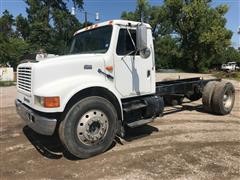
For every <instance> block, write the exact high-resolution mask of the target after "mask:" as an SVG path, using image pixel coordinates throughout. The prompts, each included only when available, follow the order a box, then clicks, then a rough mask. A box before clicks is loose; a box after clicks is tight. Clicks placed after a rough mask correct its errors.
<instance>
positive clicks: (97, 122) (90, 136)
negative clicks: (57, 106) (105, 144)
mask: <svg viewBox="0 0 240 180" xmlns="http://www.w3.org/2000/svg"><path fill="white" fill-rule="evenodd" d="M108 127H109V121H108V118H107V116H106V114H105V113H104V112H102V111H100V110H91V111H88V112H86V113H85V114H84V115H83V116H82V117H81V118H80V119H79V121H78V125H77V137H78V139H79V141H80V142H81V143H83V144H85V145H94V144H97V143H99V142H100V141H101V140H103V139H104V137H105V136H106V134H107V131H108Z"/></svg>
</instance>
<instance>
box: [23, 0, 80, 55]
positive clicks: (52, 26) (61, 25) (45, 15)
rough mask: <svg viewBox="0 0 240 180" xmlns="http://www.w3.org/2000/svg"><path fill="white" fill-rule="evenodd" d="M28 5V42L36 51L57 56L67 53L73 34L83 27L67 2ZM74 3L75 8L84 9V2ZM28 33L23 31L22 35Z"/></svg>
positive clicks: (42, 1) (44, 0)
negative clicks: (69, 8)
mask: <svg viewBox="0 0 240 180" xmlns="http://www.w3.org/2000/svg"><path fill="white" fill-rule="evenodd" d="M26 3H27V5H28V7H27V10H26V11H27V13H28V26H29V29H30V31H29V35H28V41H29V42H30V44H32V47H33V49H34V50H35V51H36V50H38V49H40V48H43V49H45V50H46V51H47V52H48V53H55V54H63V53H64V52H66V49H67V46H68V43H69V41H70V39H71V38H72V35H73V33H74V32H75V31H76V30H78V29H79V28H80V27H81V24H80V23H79V21H78V20H77V19H76V17H75V16H73V15H71V13H70V12H69V10H68V9H67V6H66V1H64V0H53V1H49V0H26ZM73 3H74V6H75V7H77V8H82V5H83V1H82V0H73ZM21 22H22V23H23V20H22V21H21ZM25 27H26V26H25ZM19 29H20V28H19ZM26 32H27V30H26V29H25V30H23V29H22V30H21V34H25V33H26Z"/></svg>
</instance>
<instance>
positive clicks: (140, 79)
mask: <svg viewBox="0 0 240 180" xmlns="http://www.w3.org/2000/svg"><path fill="white" fill-rule="evenodd" d="M129 32H130V34H131V36H132V39H131V37H130V35H129ZM129 32H128V30H127V29H126V28H119V34H118V40H117V45H116V52H115V56H114V57H115V58H114V65H115V67H114V70H115V76H114V77H115V86H116V89H117V90H118V92H119V93H120V94H121V95H122V96H124V97H131V96H136V95H144V94H150V93H152V92H154V91H155V90H153V86H152V83H155V82H153V81H155V71H154V67H153V59H152V52H151V55H150V56H149V57H148V58H146V59H144V58H142V57H141V56H140V54H139V52H138V53H136V55H135V52H133V51H134V50H135V47H134V45H133V42H132V40H133V41H134V43H135V44H136V30H135V29H129ZM131 52H132V53H131Z"/></svg>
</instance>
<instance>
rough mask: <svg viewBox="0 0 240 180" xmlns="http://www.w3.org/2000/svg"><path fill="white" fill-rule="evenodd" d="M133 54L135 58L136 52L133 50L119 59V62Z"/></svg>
mask: <svg viewBox="0 0 240 180" xmlns="http://www.w3.org/2000/svg"><path fill="white" fill-rule="evenodd" d="M134 52H135V54H134V56H136V54H137V50H134V51H131V52H129V53H127V54H126V55H124V56H123V57H122V58H121V60H124V58H125V57H127V56H129V55H130V54H132V53H134Z"/></svg>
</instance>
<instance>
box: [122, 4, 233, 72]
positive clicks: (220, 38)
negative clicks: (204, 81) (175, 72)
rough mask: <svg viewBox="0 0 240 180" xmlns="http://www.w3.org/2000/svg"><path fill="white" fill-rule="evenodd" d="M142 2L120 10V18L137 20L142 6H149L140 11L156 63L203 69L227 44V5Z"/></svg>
mask: <svg viewBox="0 0 240 180" xmlns="http://www.w3.org/2000/svg"><path fill="white" fill-rule="evenodd" d="M142 2H144V3H142V4H141V3H140V1H137V6H136V10H135V11H134V12H123V13H122V18H123V19H129V20H139V18H138V17H139V12H141V9H148V12H147V13H142V14H143V15H144V20H145V21H146V22H149V23H150V24H151V26H152V30H153V35H154V37H155V43H154V44H155V49H156V57H158V58H157V64H159V65H161V66H162V65H166V67H169V66H170V64H171V67H172V66H173V65H176V66H177V67H176V68H182V69H185V70H188V71H204V70H206V69H208V68H209V67H210V66H212V65H213V64H214V63H215V62H216V61H217V59H219V57H220V55H222V52H223V51H225V49H226V48H228V47H229V46H230V42H231V41H230V40H231V36H232V32H231V31H229V30H228V29H226V28H225V25H226V19H225V18H224V15H225V14H226V12H227V11H228V7H227V6H226V5H220V6H218V7H216V8H213V7H211V6H210V4H209V3H210V2H211V1H210V0H165V1H164V4H163V5H162V6H149V5H148V1H146V0H144V1H142ZM141 5H143V7H142V6H141ZM139 7H142V8H139ZM143 12H144V11H143ZM173 44H174V45H173ZM169 47H171V48H173V51H172V50H171V49H169ZM166 50H167V51H168V52H167V51H166ZM173 52H174V53H173ZM176 52H177V53H176ZM163 54H164V55H163ZM170 56H172V57H173V58H170ZM169 58H170V59H174V61H173V60H169ZM160 61H161V62H160ZM168 61H169V62H171V63H169V62H168ZM165 62H166V63H165ZM167 62H168V63H167ZM176 62H178V63H176Z"/></svg>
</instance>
